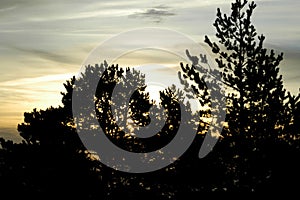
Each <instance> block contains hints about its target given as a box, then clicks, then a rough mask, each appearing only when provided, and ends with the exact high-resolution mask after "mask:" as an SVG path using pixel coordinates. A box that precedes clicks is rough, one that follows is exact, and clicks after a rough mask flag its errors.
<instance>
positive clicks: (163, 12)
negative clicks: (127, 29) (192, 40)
mask: <svg viewBox="0 0 300 200" xmlns="http://www.w3.org/2000/svg"><path fill="white" fill-rule="evenodd" d="M174 15H176V14H175V12H173V11H172V8H171V7H169V6H165V5H159V6H155V7H152V8H148V9H146V10H142V11H139V12H135V13H133V14H131V15H128V17H129V18H141V19H148V20H150V21H152V22H155V23H160V22H161V21H162V20H163V19H164V18H166V17H170V16H174Z"/></svg>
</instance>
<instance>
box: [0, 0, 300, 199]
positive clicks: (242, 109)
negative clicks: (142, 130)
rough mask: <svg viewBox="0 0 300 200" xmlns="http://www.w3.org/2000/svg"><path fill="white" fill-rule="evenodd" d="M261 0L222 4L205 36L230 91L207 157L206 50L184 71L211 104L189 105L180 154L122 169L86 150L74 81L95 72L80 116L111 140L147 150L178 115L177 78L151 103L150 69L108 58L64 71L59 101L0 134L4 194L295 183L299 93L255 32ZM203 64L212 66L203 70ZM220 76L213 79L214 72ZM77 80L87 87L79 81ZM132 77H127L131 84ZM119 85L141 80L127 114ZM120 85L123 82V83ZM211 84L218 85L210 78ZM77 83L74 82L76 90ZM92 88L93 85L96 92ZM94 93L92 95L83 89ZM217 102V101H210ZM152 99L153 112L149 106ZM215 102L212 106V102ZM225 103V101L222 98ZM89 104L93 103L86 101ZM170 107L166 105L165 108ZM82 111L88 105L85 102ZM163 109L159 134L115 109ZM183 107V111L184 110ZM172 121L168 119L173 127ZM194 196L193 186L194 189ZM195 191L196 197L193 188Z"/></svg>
mask: <svg viewBox="0 0 300 200" xmlns="http://www.w3.org/2000/svg"><path fill="white" fill-rule="evenodd" d="M255 7H256V4H255V3H253V2H250V3H248V2H247V1H242V0H236V2H235V3H232V5H231V13H230V15H226V14H223V13H222V12H221V11H220V10H219V9H218V10H217V17H216V20H215V22H214V24H213V25H214V27H215V28H216V37H217V38H218V41H217V42H213V41H211V39H209V38H208V37H207V36H206V37H205V42H206V44H208V45H209V46H210V47H211V50H212V52H213V53H214V54H215V55H216V63H217V65H218V70H213V69H206V70H210V72H209V73H211V74H216V73H221V75H222V84H223V85H225V86H226V88H228V89H229V90H228V91H230V92H227V93H226V100H224V101H226V125H225V126H224V128H223V131H222V133H221V135H222V137H220V139H219V141H218V143H217V144H216V146H215V147H214V149H213V151H212V152H210V153H209V154H208V155H207V156H206V157H204V158H202V159H199V158H198V153H199V149H200V146H201V144H202V142H203V139H204V137H205V134H206V132H207V130H208V128H209V126H210V124H209V123H207V122H205V120H203V118H205V117H208V118H209V117H210V113H211V112H210V109H213V108H212V103H211V102H212V101H214V100H213V99H211V98H210V94H212V93H214V92H216V91H218V90H219V89H220V88H219V87H213V88H208V87H206V83H205V82H204V79H203V73H204V71H205V70H204V68H203V67H202V66H203V65H204V64H206V63H207V60H206V56H205V55H200V56H199V57H198V56H193V55H190V54H189V52H188V51H187V55H188V57H189V58H190V60H191V63H192V64H191V65H189V64H183V63H181V71H180V72H179V78H180V80H181V82H182V83H183V84H184V85H185V90H186V91H191V90H192V92H193V93H194V94H195V95H196V96H197V98H198V99H199V101H200V103H201V104H202V105H204V106H205V107H206V108H208V109H207V110H202V111H200V112H199V113H194V114H192V112H190V111H191V110H190V109H191V108H189V107H190V106H189V105H187V107H188V108H189V110H188V113H190V114H189V115H190V116H188V117H191V118H192V119H193V121H191V122H188V123H196V124H198V125H199V128H198V134H197V135H196V137H195V139H194V141H193V143H192V145H191V146H190V148H189V149H188V150H187V151H186V152H185V153H184V154H183V156H182V157H180V158H179V159H178V160H177V161H176V162H174V163H172V164H170V165H169V166H168V167H165V168H163V169H160V170H157V171H154V172H149V173H141V174H139V173H136V174H135V173H125V172H120V171H117V170H114V169H112V168H109V167H107V166H105V165H103V164H102V163H101V162H99V161H98V160H97V159H96V157H95V155H94V154H93V152H89V151H87V149H86V148H85V146H84V145H83V143H82V141H81V140H80V138H79V136H78V133H77V130H78V129H80V128H82V129H85V128H92V127H76V128H75V122H74V118H73V113H72V94H73V92H74V91H73V90H74V89H76V90H82V92H84V91H85V89H88V87H90V82H89V81H90V80H92V79H94V78H97V79H99V80H100V81H99V83H98V86H97V89H96V94H95V99H96V100H95V102H94V108H93V109H95V110H96V116H94V115H89V116H86V115H84V116H82V119H80V120H83V121H84V122H87V124H88V122H89V121H90V120H92V118H95V117H96V118H97V120H98V122H99V126H100V127H101V128H102V130H104V133H105V134H106V136H107V137H108V138H109V139H110V141H111V142H112V143H114V144H116V145H117V146H119V147H121V148H123V149H125V150H127V151H132V152H149V151H153V150H156V149H159V148H161V147H163V146H165V145H166V144H168V143H169V142H170V141H171V140H172V139H173V138H174V136H175V134H176V132H177V130H178V128H179V126H180V125H182V124H181V123H180V121H181V118H182V116H180V112H179V111H180V103H183V102H184V98H186V97H184V96H183V93H182V92H181V91H180V90H178V89H176V88H175V87H170V88H168V89H166V90H164V91H161V103H160V104H159V105H158V104H155V102H153V101H152V100H150V99H149V94H148V93H146V92H145V88H146V85H145V76H144V75H143V74H141V73H140V72H139V71H135V70H134V69H123V68H120V67H118V66H117V65H112V66H108V64H107V63H106V62H104V63H102V64H100V65H98V64H96V65H93V66H92V65H91V66H87V67H86V71H85V72H84V73H83V74H82V76H81V77H80V78H79V80H76V81H75V78H74V77H73V78H72V79H70V80H68V81H67V82H66V83H65V84H64V86H65V89H66V91H64V92H62V93H61V94H62V106H59V107H50V108H48V109H46V110H37V109H34V110H33V111H32V112H29V113H24V122H23V123H21V124H19V125H18V131H19V133H20V136H21V137H22V138H23V141H22V142H21V143H14V142H12V141H7V140H4V139H1V140H0V144H1V145H0V196H1V199H2V198H3V199H5V198H7V199H8V198H13V197H17V196H22V197H37V198H41V199H44V198H47V197H52V198H61V197H65V198H82V199H120V198H123V199H141V198H146V199H149V198H150V199H170V198H171V199H183V198H187V197H188V198H189V199H190V198H192V195H194V194H198V193H199V194H201V193H202V192H216V191H230V192H256V191H259V192H266V193H271V192H272V193H274V192H280V193H286V194H289V193H291V192H297V189H298V187H299V184H297V182H298V180H299V179H300V170H299V169H300V164H298V163H299V162H298V161H297V159H299V157H300V152H299V151H300V149H299V147H300V143H299V142H300V138H299V137H300V129H299V125H300V103H299V102H300V101H299V99H300V96H299V95H298V96H294V95H291V94H290V93H289V92H288V91H286V89H285V88H284V85H283V80H282V76H281V75H280V73H279V65H280V62H281V61H282V59H283V54H276V53H275V52H274V50H270V49H266V48H265V47H264V40H265V37H264V36H263V35H257V32H256V29H255V27H254V26H253V24H252V23H251V16H252V14H253V11H254V9H255ZM206 73H207V71H206ZM211 81H214V80H211ZM76 83H81V85H84V87H85V88H78V87H75V84H76ZM125 83H126V84H125ZM117 84H121V88H122V87H123V90H120V91H119V95H118V102H126V101H125V100H123V99H122V98H123V97H124V96H126V95H125V92H126V87H128V84H129V85H130V84H131V85H138V86H139V87H138V88H137V90H136V91H135V92H134V94H133V95H132V97H131V99H130V102H129V103H128V105H127V104H124V107H125V109H127V111H128V112H126V113H129V115H124V114H122V113H124V112H120V110H118V109H116V110H113V109H112V107H111V105H112V102H111V96H112V91H113V90H114V88H115V87H116V85H117ZM122 84H123V85H122ZM212 85H214V84H212ZM77 92H78V91H77ZM90 95H91V94H90ZM87 98H88V97H87ZM213 105H215V106H217V107H218V102H215V104H213ZM151 107H152V108H153V109H152V110H151V112H153V113H149V109H150V108H151ZM209 108H210V109H209ZM220 108H221V107H220ZM80 109H90V108H80ZM162 110H165V112H162ZM83 112H84V111H83ZM154 113H158V114H157V115H156V117H157V118H159V119H160V118H165V119H166V123H165V124H164V125H163V126H162V128H161V129H160V130H159V131H158V133H157V134H156V135H154V136H152V137H149V138H138V137H135V136H134V135H131V134H128V132H127V131H128V130H127V129H125V128H124V127H125V126H126V124H125V125H124V127H121V126H120V125H119V124H118V123H117V122H116V119H115V118H114V116H118V117H119V118H121V119H122V120H123V122H124V121H127V119H128V118H130V119H131V123H134V124H137V125H139V126H142V127H143V126H146V125H148V124H150V123H154V124H155V123H159V120H156V119H152V118H150V116H151V114H154ZM188 113H187V114H188ZM170 127H171V128H170ZM196 196H197V195H196ZM197 198H199V196H197Z"/></svg>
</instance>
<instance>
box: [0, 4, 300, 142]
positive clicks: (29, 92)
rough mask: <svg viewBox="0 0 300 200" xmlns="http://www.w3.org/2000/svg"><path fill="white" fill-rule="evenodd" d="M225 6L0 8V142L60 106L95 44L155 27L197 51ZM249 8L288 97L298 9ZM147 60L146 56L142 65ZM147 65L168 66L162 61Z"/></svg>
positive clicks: (299, 45) (295, 63) (297, 75)
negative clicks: (37, 112)
mask: <svg viewBox="0 0 300 200" xmlns="http://www.w3.org/2000/svg"><path fill="white" fill-rule="evenodd" d="M231 2H232V1H231V0H189V1H183V0H160V1H158V0H150V1H141V0H129V1H122V0H101V1H99V0H87V1H82V0H81V1H79V0H75V1H69V0H51V1H46V0H1V1H0V60H1V67H0V72H1V76H0V137H5V138H7V139H14V140H15V141H18V140H19V137H18V136H17V134H18V133H17V130H16V128H17V124H18V123H21V122H22V120H23V113H24V112H26V111H27V112H29V111H31V110H32V109H33V108H38V109H45V108H47V107H49V106H51V105H52V106H57V105H60V100H61V95H60V91H63V90H64V88H63V83H64V82H65V80H67V79H69V78H70V77H72V75H76V74H77V73H78V71H79V69H80V67H81V64H82V63H83V62H84V60H85V59H86V58H87V56H88V55H89V53H90V52H91V51H92V50H93V49H94V48H95V47H96V46H97V45H99V44H100V43H101V42H103V41H105V40H107V39H109V38H111V37H112V36H115V35H117V34H119V33H120V32H124V31H129V30H132V29H136V28H143V27H160V28H168V29H172V30H175V31H178V32H181V33H183V34H185V35H187V36H189V37H191V38H192V39H193V40H195V41H197V42H199V43H203V40H204V35H209V36H211V37H212V36H213V35H214V33H215V30H214V28H213V26H212V23H213V22H214V20H215V15H216V9H217V7H220V8H221V9H222V11H225V12H228V11H229V8H230V3H231ZM256 3H257V4H258V7H257V8H256V10H255V13H254V17H253V23H254V25H255V26H256V28H257V31H258V33H263V34H264V35H265V36H266V43H265V44H266V46H267V47H269V48H273V49H276V50H277V51H278V52H284V55H285V56H284V61H283V62H282V63H281V73H282V74H283V77H284V83H285V86H286V88H287V89H288V90H289V91H291V92H292V93H293V94H296V93H297V92H298V88H299V87H300V86H299V84H298V83H299V80H300V26H299V25H300V23H299V22H300V14H299V7H300V1H299V0H257V1H256ZM144 55H145V54H144ZM149 56H150V54H149V52H148V56H147V55H146V56H144V59H145V60H146V59H147V58H149ZM164 56H166V55H164ZM155 59H156V61H157V62H158V63H160V64H168V62H166V59H164V57H163V56H161V58H158V57H156V58H155ZM169 60H170V59H169ZM174 60H175V61H176V62H177V60H176V59H174ZM141 62H146V61H143V60H141ZM128 63H130V62H128ZM153 73H155V70H153ZM160 73H161V72H160ZM165 73H166V74H160V75H162V76H167V75H168V74H167V72H165ZM146 76H147V75H146ZM152 76H153V74H152Z"/></svg>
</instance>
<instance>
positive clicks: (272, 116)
mask: <svg viewBox="0 0 300 200" xmlns="http://www.w3.org/2000/svg"><path fill="white" fill-rule="evenodd" d="M247 6H248V7H247ZM255 7H256V4H255V3H254V2H251V3H248V2H247V1H246V0H243V1H241V0H236V2H235V3H232V6H231V14H230V15H229V16H227V15H226V14H222V13H221V11H220V9H218V10H217V18H216V20H215V22H214V24H213V25H214V27H215V28H216V37H217V38H218V39H219V41H218V42H219V44H217V43H215V42H211V40H210V39H209V38H208V37H207V36H205V42H206V43H207V44H208V45H209V46H210V48H211V50H212V52H213V53H214V54H215V55H216V59H215V60H216V63H217V64H218V67H219V70H220V73H222V81H223V84H224V85H226V86H227V88H228V91H230V92H228V93H227V120H226V121H227V122H228V126H227V127H226V128H225V129H224V131H223V136H224V137H225V138H224V139H223V140H222V142H221V145H224V146H222V148H224V150H225V149H226V151H225V152H224V153H223V154H222V155H221V156H222V158H218V159H219V160H220V161H221V160H223V161H222V162H223V165H227V166H228V168H227V172H224V173H226V174H227V175H228V176H229V177H231V178H230V181H227V182H226V188H229V189H231V190H240V191H242V190H246V191H253V190H257V189H258V190H259V189H266V188H265V186H263V184H265V182H269V181H270V179H272V181H271V182H273V183H274V182H276V181H278V182H277V183H276V184H278V185H280V181H281V180H279V179H278V180H276V178H277V177H276V173H277V172H275V171H276V170H277V169H278V168H277V166H276V165H278V161H275V160H276V159H277V156H278V158H280V155H283V154H284V153H287V154H288V155H291V153H290V152H289V150H286V148H287V147H286V146H285V145H286V142H287V143H289V142H291V141H294V140H295V138H297V137H296V136H295V128H296V126H297V125H296V123H297V122H296V118H297V117H296V116H297V114H295V112H297V111H296V110H297V106H296V105H299V96H298V97H295V96H292V95H290V93H288V92H287V91H286V90H285V89H284V86H283V81H282V75H279V64H280V61H281V60H282V59H283V54H282V53H281V54H279V55H276V54H275V52H274V50H268V49H266V48H265V47H264V45H263V44H264V40H265V37H264V36H263V35H261V36H257V32H256V29H255V27H254V25H253V24H252V23H251V16H252V14H253V11H254V9H255ZM188 56H189V58H190V59H191V61H192V62H193V65H194V66H192V67H185V68H183V71H186V72H185V74H186V76H185V77H183V78H185V79H189V80H192V81H194V83H195V84H194V85H197V86H198V87H196V90H200V91H204V94H205V91H206V90H207V89H205V88H203V83H202V81H201V78H199V74H198V72H199V70H200V69H201V68H197V66H199V63H198V61H199V60H201V61H202V62H203V57H204V56H203V55H200V58H197V57H195V56H190V55H189V54H188ZM195 69H197V70H198V71H197V70H195ZM195 77H197V78H195ZM199 86H200V87H199ZM291 124H293V125H292V127H291ZM292 132H294V134H292ZM296 134H298V133H296ZM291 136H292V137H291ZM287 138H293V139H292V140H291V139H287ZM288 148H289V147H288ZM277 149H280V150H278V151H276V150H277ZM298 155H299V154H298ZM292 159H295V157H293V156H292V157H291V160H290V161H289V162H292ZM281 166H282V165H281ZM294 172H295V171H294ZM274 173H275V174H274ZM297 174H298V175H299V173H297ZM274 176H275V178H274ZM274 179H275V180H274ZM282 181H283V180H282ZM276 184H274V185H276ZM261 185H262V186H261ZM274 185H272V186H274ZM289 186H290V185H289ZM289 186H287V187H284V188H285V189H289ZM224 187H225V186H224ZM277 187H278V186H277Z"/></svg>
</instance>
